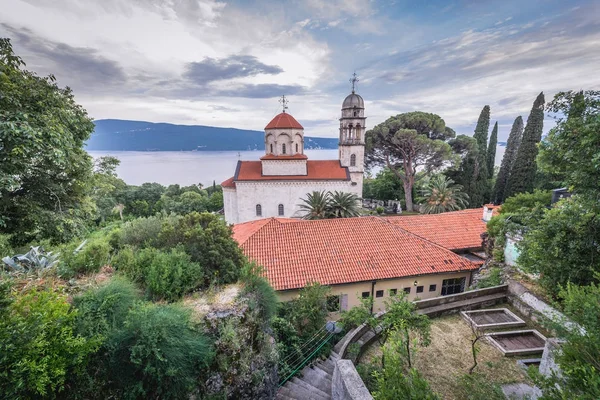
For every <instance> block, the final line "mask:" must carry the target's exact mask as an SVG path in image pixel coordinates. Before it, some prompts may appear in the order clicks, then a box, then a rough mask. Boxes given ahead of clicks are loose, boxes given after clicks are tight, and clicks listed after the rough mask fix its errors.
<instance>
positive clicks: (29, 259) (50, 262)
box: [2, 246, 59, 273]
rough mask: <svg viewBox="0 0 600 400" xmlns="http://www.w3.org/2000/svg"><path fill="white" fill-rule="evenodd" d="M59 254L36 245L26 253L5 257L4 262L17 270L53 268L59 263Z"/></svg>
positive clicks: (27, 270)
mask: <svg viewBox="0 0 600 400" xmlns="http://www.w3.org/2000/svg"><path fill="white" fill-rule="evenodd" d="M58 256H59V254H53V253H52V252H51V251H48V252H47V251H45V250H44V248H43V247H40V246H36V247H31V249H30V250H29V251H28V252H27V253H25V254H17V255H15V256H12V257H8V256H7V257H4V258H3V259H2V261H3V262H4V264H5V265H6V266H7V267H9V268H10V269H12V270H13V271H17V272H26V273H27V272H38V271H41V270H44V269H47V268H52V267H54V266H55V265H56V264H57V263H58Z"/></svg>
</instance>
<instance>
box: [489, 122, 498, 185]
mask: <svg viewBox="0 0 600 400" xmlns="http://www.w3.org/2000/svg"><path fill="white" fill-rule="evenodd" d="M497 144H498V122H497V121H496V123H495V124H494V129H492V136H490V143H489V144H488V148H487V154H486V157H487V172H488V179H492V178H493V177H494V161H495V160H496V146H497Z"/></svg>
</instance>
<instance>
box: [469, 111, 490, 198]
mask: <svg viewBox="0 0 600 400" xmlns="http://www.w3.org/2000/svg"><path fill="white" fill-rule="evenodd" d="M489 129H490V106H484V107H483V109H482V110H481V114H479V119H478V120H477V126H476V127H475V134H474V135H473V138H475V140H477V148H478V150H479V154H478V157H477V165H476V168H475V173H474V176H473V182H474V188H473V191H472V193H470V194H469V196H470V197H471V201H470V202H469V205H470V206H471V207H479V206H481V205H483V203H484V202H485V201H486V199H487V197H488V195H489V189H488V171H487V157H486V154H487V140H488V131H489Z"/></svg>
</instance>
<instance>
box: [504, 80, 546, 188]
mask: <svg viewBox="0 0 600 400" xmlns="http://www.w3.org/2000/svg"><path fill="white" fill-rule="evenodd" d="M544 101H545V100H544V93H543V92H542V93H540V94H539V95H538V96H537V98H536V99H535V101H534V102H533V107H532V108H531V113H530V114H529V117H528V118H527V125H526V126H525V130H524V131H523V137H522V139H521V145H520V146H519V149H518V150H517V156H516V158H515V163H514V165H513V167H512V169H511V172H510V176H509V178H508V183H507V184H506V189H505V190H506V197H510V196H513V195H515V194H517V193H522V192H532V191H533V189H534V181H535V175H536V171H537V165H536V162H535V159H536V157H537V154H538V143H539V142H540V140H541V138H542V131H543V129H544Z"/></svg>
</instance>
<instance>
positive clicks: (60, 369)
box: [0, 290, 99, 399]
mask: <svg viewBox="0 0 600 400" xmlns="http://www.w3.org/2000/svg"><path fill="white" fill-rule="evenodd" d="M2 297H3V303H5V304H7V303H9V304H7V305H8V307H7V308H6V309H3V314H4V315H2V318H1V320H0V366H1V368H0V377H1V379H0V392H2V394H3V395H4V396H5V398H14V399H18V398H54V397H56V394H57V393H59V392H61V391H63V390H64V388H65V380H66V378H67V377H69V376H71V375H75V374H78V373H79V372H80V371H81V370H82V368H83V367H84V366H85V364H86V362H87V359H88V356H89V355H90V354H91V353H93V352H95V351H96V350H97V348H98V346H99V341H98V340H97V339H93V338H92V339H86V338H84V337H82V336H79V335H76V334H75V332H74V326H75V319H76V316H77V312H76V311H75V310H74V309H72V308H71V306H70V305H69V303H68V302H67V296H66V295H63V294H59V293H56V292H53V291H50V290H44V291H32V292H29V293H27V294H24V295H17V296H16V298H13V299H9V298H7V293H6V291H3V296H2Z"/></svg>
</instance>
